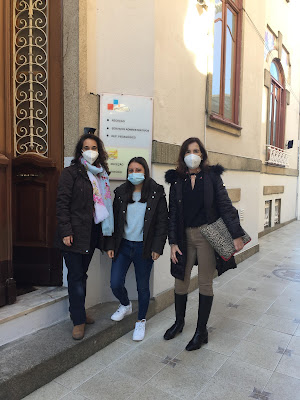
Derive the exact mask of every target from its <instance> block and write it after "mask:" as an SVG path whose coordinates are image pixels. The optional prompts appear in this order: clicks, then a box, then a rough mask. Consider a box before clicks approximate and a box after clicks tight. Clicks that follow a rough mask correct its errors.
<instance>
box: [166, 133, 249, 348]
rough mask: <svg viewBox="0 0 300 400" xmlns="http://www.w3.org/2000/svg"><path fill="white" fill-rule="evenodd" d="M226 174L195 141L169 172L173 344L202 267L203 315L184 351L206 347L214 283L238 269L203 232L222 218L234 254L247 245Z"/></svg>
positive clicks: (169, 333)
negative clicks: (225, 181) (194, 270)
mask: <svg viewBox="0 0 300 400" xmlns="http://www.w3.org/2000/svg"><path fill="white" fill-rule="evenodd" d="M223 171H224V168H223V167H222V166H220V165H219V164H218V165H216V166H212V167H209V166H208V159H207V152H206V150H205V148H204V146H203V144H202V143H201V141H200V140H199V139H198V138H195V137H192V138H189V139H187V140H185V142H184V143H183V144H182V146H181V149H180V152H179V157H178V166H177V168H176V170H169V171H167V172H166V181H167V182H168V183H170V184H171V188H170V202H169V243H170V245H171V273H172V275H173V276H174V277H175V313H176V321H175V323H174V324H173V325H172V326H171V328H169V329H168V330H167V331H166V333H165V335H164V338H165V339H166V340H169V339H173V338H174V337H175V335H176V334H177V333H179V332H181V331H182V329H183V327H184V318H185V310H186V302H187V293H188V288H189V283H190V275H191V270H192V268H193V265H195V264H198V284H199V309H198V322H197V328H196V332H195V335H194V337H193V338H192V340H191V341H190V342H189V343H188V345H187V346H186V350H188V351H191V350H196V349H199V348H200V347H201V344H202V343H207V341H208V334H207V328H206V325H207V321H208V318H209V314H210V311H211V306H212V302H213V288H212V283H213V277H214V273H215V269H216V268H217V270H218V274H219V275H220V274H221V273H223V272H225V271H226V270H227V269H229V268H235V267H236V264H235V261H234V258H233V257H232V258H231V259H230V260H229V261H227V262H225V261H223V260H222V259H221V257H219V256H218V255H217V254H216V253H215V252H214V250H213V248H212V247H211V245H210V244H209V243H208V241H207V240H206V239H205V238H204V237H203V236H202V234H201V232H200V229H199V227H200V226H202V225H204V224H210V223H212V222H215V221H216V220H217V219H218V218H219V217H222V218H223V220H224V222H225V224H226V226H227V228H228V230H229V232H230V234H231V236H232V238H233V239H234V245H235V249H236V251H240V250H241V249H242V248H243V246H244V244H243V241H242V239H241V236H243V235H244V231H243V229H242V228H241V226H240V222H239V217H238V213H237V211H236V209H235V208H234V207H233V206H232V203H231V201H230V199H229V197H228V193H227V191H226V189H225V187H224V185H223V181H222V179H221V177H220V175H221V174H222V172H223Z"/></svg>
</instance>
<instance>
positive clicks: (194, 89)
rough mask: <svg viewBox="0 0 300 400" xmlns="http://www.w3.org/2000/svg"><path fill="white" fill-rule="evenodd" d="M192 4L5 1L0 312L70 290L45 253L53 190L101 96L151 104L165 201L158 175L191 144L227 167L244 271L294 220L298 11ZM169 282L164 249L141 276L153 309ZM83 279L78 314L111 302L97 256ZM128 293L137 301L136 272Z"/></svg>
mask: <svg viewBox="0 0 300 400" xmlns="http://www.w3.org/2000/svg"><path fill="white" fill-rule="evenodd" d="M200 3H201V2H197V1H196V0H180V1H179V0H175V1H174V0H173V1H171V0H164V1H158V0H152V1H145V0H115V1H113V2H108V1H105V0H84V1H83V0H65V1H63V2H62V1H59V0H53V1H52V0H51V2H50V1H46V0H41V1H36V2H34V1H33V0H26V1H25V2H20V1H18V0H15V1H14V2H8V1H6V0H1V5H2V8H1V13H2V14H1V18H3V21H5V20H6V18H8V20H10V21H12V25H9V24H7V23H6V28H5V29H4V32H3V34H4V36H5V37H4V39H5V38H6V39H5V40H3V41H1V43H2V46H3V47H2V48H1V53H2V54H6V55H7V54H10V57H9V59H8V60H7V61H6V63H4V64H5V65H2V68H4V72H3V74H2V77H6V79H2V84H1V99H4V100H3V101H2V103H1V107H2V108H1V110H0V112H1V113H2V115H3V116H5V117H3V118H1V119H0V120H1V122H0V123H1V124H2V125H1V131H0V153H1V154H0V177H1V178H0V185H1V186H0V187H1V188H3V189H1V190H0V196H1V197H0V198H1V205H2V204H4V207H2V206H1V208H2V209H3V210H4V209H5V210H6V211H5V212H3V215H2V214H1V218H2V221H3V226H4V227H5V229H4V230H2V232H1V233H2V234H1V236H3V237H2V239H3V240H2V241H1V244H0V246H2V247H0V249H1V259H0V262H1V268H2V276H4V272H5V274H6V275H5V277H6V279H2V287H3V289H2V293H4V294H3V295H2V299H3V300H2V303H1V305H3V304H5V302H8V292H9V285H8V283H9V282H10V284H11V287H12V288H13V287H14V286H13V285H14V281H16V280H17V282H18V280H19V281H20V282H27V283H31V284H33V285H35V284H46V285H47V284H48V285H56V284H60V283H62V281H63V282H64V283H66V279H65V277H64V276H65V274H64V273H63V271H64V270H63V265H62V260H61V259H60V256H59V254H57V252H56V251H55V249H52V244H51V243H52V242H51V238H52V236H53V232H54V229H55V226H54V225H53V223H52V222H53V220H54V218H53V215H54V214H53V213H54V212H55V185H56V182H57V178H58V175H59V173H60V171H61V169H62V168H63V164H65V165H67V164H68V163H69V161H70V159H71V157H72V155H73V151H74V148H75V144H76V142H77V140H78V137H79V136H80V134H82V132H83V128H84V127H85V126H90V127H95V128H98V127H99V113H100V106H99V101H100V100H99V95H100V94H102V93H115V94H128V95H136V96H146V97H151V98H153V104H154V114H153V141H152V168H151V169H152V176H153V178H154V179H155V180H157V181H158V182H159V183H161V184H164V185H165V189H166V192H168V186H167V185H166V184H165V183H164V173H165V171H166V170H168V169H170V168H174V165H175V163H176V159H177V155H178V151H179V146H180V144H181V143H182V142H183V140H184V139H186V138H188V137H190V136H197V137H199V138H200V139H201V141H202V142H203V143H204V144H205V146H206V148H207V150H208V154H209V159H210V163H211V164H215V163H220V164H222V165H223V166H224V167H225V168H226V172H225V174H224V175H223V179H224V183H225V185H226V187H227V189H228V191H229V194H230V197H231V199H232V201H233V203H234V205H235V207H236V208H237V209H238V211H239V214H240V219H241V223H242V226H243V227H244V228H245V230H246V231H247V232H248V233H249V234H250V236H251V237H252V241H251V242H250V243H249V244H248V245H247V246H246V247H245V250H244V251H243V252H242V253H241V255H240V256H239V257H240V260H242V259H244V258H247V257H249V256H250V255H252V254H254V253H255V252H257V251H259V245H258V238H259V236H261V235H264V234H266V233H268V232H270V231H271V230H273V229H276V228H279V227H280V226H282V224H286V223H289V222H290V221H292V220H294V219H295V218H296V217H297V212H298V211H297V203H298V149H299V147H298V132H299V96H300V74H299V70H300V50H299V46H298V45H297V37H298V34H299V32H300V26H299V24H297V21H296V18H297V15H298V12H299V11H300V6H299V4H297V1H295V0H291V1H286V0H263V1H261V0H206V1H204V2H203V3H204V4H200ZM22 7H24V9H22ZM30 10H31V11H30ZM22 15H25V22H24V21H23V22H22V20H23V19H24V18H22ZM32 24H35V25H32ZM11 26H12V27H13V28H11ZM11 29H12V30H13V32H11ZM23 31H26V32H27V33H26V34H25V39H21V35H22V32H23ZM38 31H39V33H38ZM39 35H40V36H39ZM38 37H40V39H37V38H38ZM44 38H45V40H46V42H43V40H44ZM3 43H4V44H3ZM28 48H30V49H31V50H28ZM30 54H34V55H35V56H30ZM44 54H46V58H45V60H46V61H45V62H44V61H42V59H43V55H44ZM24 57H25V58H26V57H27V59H26V62H24V61H23V60H24V59H25V58H24ZM23 80H25V84H24V82H23ZM39 80H40V81H39ZM24 88H25V89H24ZM22 96H23V97H22ZM24 96H25V97H24ZM33 96H35V97H33ZM24 103H25V104H26V106H25V108H24V107H23V104H24ZM35 107H37V109H35ZM22 110H23V111H22ZM24 110H25V111H24ZM38 110H40V111H38ZM43 110H46V111H45V113H44V114H43ZM27 117H29V118H27ZM26 118H27V119H28V121H27V120H26V121H25V119H26ZM44 126H46V127H47V128H46V130H44V131H43V127H44ZM24 132H25V133H24ZM45 132H46V133H45ZM26 136H28V138H27V139H26ZM24 139H26V140H25V141H24ZM22 140H23V141H22ZM23 142H24V143H25V144H24V143H23ZM26 143H29V144H26ZM137 155H138V154H137ZM63 161H64V162H63ZM120 183H121V182H120V181H119V182H118V181H113V182H112V189H114V188H115V187H116V186H117V185H119V184H120ZM28 227H31V229H28ZM33 232H34V233H33ZM169 270H170V261H169V246H168V245H166V248H165V252H164V254H163V256H162V257H160V258H159V260H158V261H157V262H156V264H155V267H154V269H153V274H152V277H151V279H152V295H153V296H154V297H156V298H161V299H163V298H171V293H172V287H173V278H172V277H171V276H170V273H169ZM89 276H90V279H89V283H88V285H89V286H88V305H94V304H97V303H99V302H106V301H110V300H112V299H113V296H112V294H111V292H110V288H109V285H108V282H109V276H110V262H109V260H108V258H107V256H106V255H100V254H99V253H97V254H95V256H94V258H93V260H92V264H91V267H90V273H89ZM33 277H34V278H33ZM10 278H13V279H14V280H13V279H12V280H9V279H10ZM127 281H128V285H129V293H130V295H131V296H132V298H136V292H135V280H134V277H133V271H132V270H130V272H129V275H128V279H127ZM11 290H12V291H13V289H11ZM4 298H5V299H6V300H4ZM12 301H13V300H12V299H11V300H10V302H12Z"/></svg>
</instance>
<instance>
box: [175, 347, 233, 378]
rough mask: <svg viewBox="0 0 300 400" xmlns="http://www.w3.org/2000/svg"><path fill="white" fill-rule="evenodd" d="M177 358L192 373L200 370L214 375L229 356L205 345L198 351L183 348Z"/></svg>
mask: <svg viewBox="0 0 300 400" xmlns="http://www.w3.org/2000/svg"><path fill="white" fill-rule="evenodd" d="M176 358H177V359H179V360H180V361H179V363H180V365H183V366H184V367H186V368H187V369H190V370H191V373H194V372H195V371H199V372H201V373H203V374H207V375H209V376H213V375H214V374H215V373H216V372H217V371H218V369H219V368H220V367H221V366H222V365H223V364H224V363H225V361H226V360H227V359H228V357H227V356H225V355H223V354H220V353H216V352H214V351H211V350H207V349H205V348H204V347H202V348H201V349H199V350H197V351H186V350H183V351H182V352H181V353H179V354H178V355H177V356H176Z"/></svg>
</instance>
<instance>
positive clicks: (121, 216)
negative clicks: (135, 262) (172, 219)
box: [112, 179, 168, 258]
mask: <svg viewBox="0 0 300 400" xmlns="http://www.w3.org/2000/svg"><path fill="white" fill-rule="evenodd" d="M125 188H126V186H125V183H123V184H122V185H121V186H119V187H118V188H117V189H115V199H114V204H113V207H114V221H115V231H114V235H113V238H114V248H113V249H112V250H114V252H115V258H116V257H117V256H118V253H119V249H120V244H121V241H122V238H123V234H124V226H125V222H126V212H127V203H126V191H125ZM167 234H168V207H167V202H166V195H165V191H164V187H163V186H162V185H158V184H157V183H156V182H155V181H154V180H153V179H151V181H150V190H149V196H148V198H147V207H146V212H145V218H144V238H143V257H144V258H150V257H151V252H152V251H154V252H155V253H158V254H162V253H163V250H164V246H165V243H166V240H167Z"/></svg>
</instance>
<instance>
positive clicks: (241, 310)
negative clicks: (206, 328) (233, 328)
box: [224, 306, 262, 325]
mask: <svg viewBox="0 0 300 400" xmlns="http://www.w3.org/2000/svg"><path fill="white" fill-rule="evenodd" d="M261 316H262V312H260V311H255V310H250V309H249V308H245V307H244V306H240V307H238V308H234V307H231V308H229V309H228V311H227V312H226V313H225V314H224V317H226V318H230V319H234V320H238V321H241V322H245V323H246V324H252V325H254V324H255V323H256V322H257V321H258V320H259V319H260V318H261Z"/></svg>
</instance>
